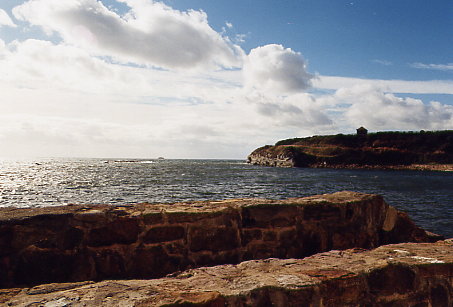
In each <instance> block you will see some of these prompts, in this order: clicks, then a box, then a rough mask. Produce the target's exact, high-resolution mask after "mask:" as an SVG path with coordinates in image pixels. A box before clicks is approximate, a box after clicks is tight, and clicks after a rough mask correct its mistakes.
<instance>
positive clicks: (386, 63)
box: [372, 59, 393, 66]
mask: <svg viewBox="0 0 453 307" xmlns="http://www.w3.org/2000/svg"><path fill="white" fill-rule="evenodd" d="M372 62H373V63H376V64H380V65H384V66H391V65H393V63H392V62H390V61H387V60H379V59H374V60H372Z"/></svg>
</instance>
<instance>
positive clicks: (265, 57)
mask: <svg viewBox="0 0 453 307" xmlns="http://www.w3.org/2000/svg"><path fill="white" fill-rule="evenodd" d="M360 126H364V127H366V128H367V129H368V130H369V131H372V132H373V131H388V130H393V131H394V130H404V131H407V130H415V131H417V130H421V129H423V130H445V129H453V2H452V1H451V0H431V1H426V0H379V1H377V0H356V1H354V0H349V1H343V0H335V1H332V0H281V1H257V0H229V1H224V0H216V1H212V0H167V1H152V0H28V1H21V0H2V1H1V3H0V157H93V158H95V157H98V158H155V157H160V156H162V157H166V158H194V159H245V158H246V157H247V155H248V154H249V153H250V152H251V151H252V150H254V149H255V148H257V147H260V146H263V145H265V144H274V143H275V142H277V141H278V140H281V139H286V138H293V137H304V136H311V135H325V134H337V133H344V134H350V133H355V129H356V128H358V127H360Z"/></svg>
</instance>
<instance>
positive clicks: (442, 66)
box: [410, 63, 453, 71]
mask: <svg viewBox="0 0 453 307" xmlns="http://www.w3.org/2000/svg"><path fill="white" fill-rule="evenodd" d="M410 66H411V67H413V68H418V69H432V70H443V71H449V70H453V63H448V64H423V63H412V64H410Z"/></svg>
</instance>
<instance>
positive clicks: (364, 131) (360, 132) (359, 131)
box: [357, 127, 368, 136]
mask: <svg viewBox="0 0 453 307" xmlns="http://www.w3.org/2000/svg"><path fill="white" fill-rule="evenodd" d="M367 134H368V130H367V129H365V128H364V127H360V128H358V129H357V135H358V136H366V135H367Z"/></svg>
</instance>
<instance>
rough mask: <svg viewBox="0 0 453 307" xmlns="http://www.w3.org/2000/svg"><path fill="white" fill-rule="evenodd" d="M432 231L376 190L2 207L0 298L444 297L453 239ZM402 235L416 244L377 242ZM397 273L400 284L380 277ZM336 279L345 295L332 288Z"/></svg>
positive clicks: (59, 301) (35, 302)
mask: <svg viewBox="0 0 453 307" xmlns="http://www.w3.org/2000/svg"><path fill="white" fill-rule="evenodd" d="M439 240H442V237H441V236H438V235H435V234H432V233H429V232H427V231H425V230H423V229H421V228H419V227H417V226H416V225H415V224H414V223H413V222H412V221H411V220H410V219H409V217H408V216H407V215H406V214H405V213H403V212H399V211H398V210H396V209H395V208H393V207H391V206H389V205H388V204H387V203H385V201H384V200H383V198H382V197H380V196H378V195H369V194H361V193H355V192H346V191H344V192H338V193H334V194H324V195H316V196H311V197H305V198H292V199H287V200H266V199H235V200H225V201H206V202H189V203H178V204H137V205H126V206H108V205H105V206H104V205H70V206H61V207H44V208H31V209H19V208H0V288H3V290H1V291H0V304H5V305H6V306H91V305H94V304H95V305H99V306H107V305H113V306H120V305H123V306H164V305H165V306H188V305H191V306H192V305H193V306H269V304H270V303H272V304H274V305H275V306H297V304H296V303H294V302H296V301H297V300H302V301H306V302H307V306H319V302H320V301H322V302H324V303H323V304H324V306H343V305H344V306H346V305H348V304H349V305H351V304H352V303H351V302H353V301H356V302H358V303H361V302H364V303H365V302H366V303H367V304H368V303H370V304H371V305H370V306H381V305H383V304H384V303H383V302H391V301H395V302H400V303H401V302H403V303H406V302H414V301H415V300H417V299H419V300H420V302H425V301H426V302H429V304H431V305H432V306H436V305H435V304H434V303H433V302H441V303H445V302H447V303H448V304H451V303H452V298H451V297H452V289H453V280H452V279H451V276H452V274H451V273H452V272H453V259H451V258H452V255H453V253H452V252H453V250H452V244H451V242H450V241H439ZM404 242H414V243H412V244H402V245H398V246H396V247H395V246H391V245H389V247H381V248H378V247H379V246H383V245H388V244H397V243H404ZM434 242H438V243H434ZM376 248H377V249H376ZM365 249H366V250H367V251H366V250H365ZM370 249H375V250H371V251H368V250H370ZM340 250H341V252H340ZM398 250H399V251H402V252H395V251H398ZM329 251H330V252H329ZM326 252H327V253H326ZM319 253H321V254H319ZM340 255H341V257H340ZM307 257H308V258H307ZM273 258H280V260H277V259H273ZM284 259H291V260H284ZM208 267H209V268H208ZM288 270H289V271H288ZM290 271H291V272H292V273H291V272H290ZM295 272H297V273H295ZM401 274H403V276H405V277H404V278H403V279H401V278H400V279H398V278H396V280H400V281H401V282H402V284H401V283H400V281H395V282H393V283H391V287H390V286H386V285H385V284H382V282H383V281H382V280H383V278H384V279H386V280H387V278H390V279H392V280H393V278H394V277H395V276H396V275H398V276H399V275H401ZM448 274H449V275H448ZM165 276H167V277H165ZM406 277H407V278H406ZM390 288H392V289H393V288H395V289H396V290H395V291H396V292H392V291H393V290H392V289H390ZM329 289H331V290H329ZM332 289H338V291H340V292H341V293H343V294H341V293H339V294H338V295H335V297H332V296H331V291H333V290H332ZM403 292H404V293H403ZM332 293H334V292H332ZM348 293H350V294H348ZM327 302H328V303H327ZM373 302H381V303H382V304H381V303H379V304H377V305H376V304H375V305H373ZM403 303H401V304H403ZM46 304H48V305H46ZM380 304H381V305H380ZM352 305H354V304H352ZM403 305H404V304H403ZM438 306H440V305H438ZM446 306H449V305H446Z"/></svg>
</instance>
